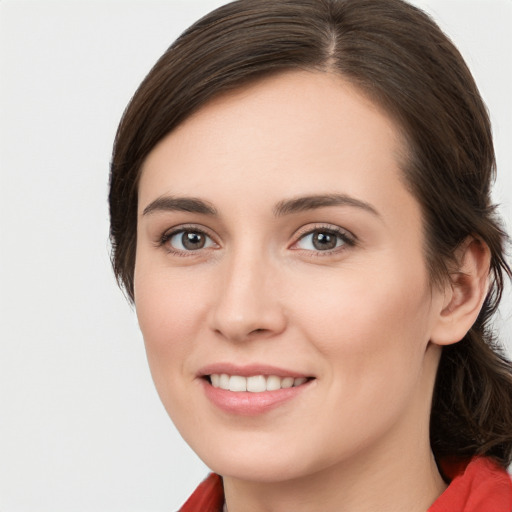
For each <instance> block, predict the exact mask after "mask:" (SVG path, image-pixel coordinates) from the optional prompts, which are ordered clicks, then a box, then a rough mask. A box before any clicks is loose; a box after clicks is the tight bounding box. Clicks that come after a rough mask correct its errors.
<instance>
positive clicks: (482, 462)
mask: <svg viewBox="0 0 512 512" xmlns="http://www.w3.org/2000/svg"><path fill="white" fill-rule="evenodd" d="M441 470H442V471H443V472H444V474H445V475H446V476H447V477H448V478H449V479H450V485H449V486H448V487H447V489H446V490H445V491H444V492H443V494H441V496H439V498H438V499H437V500H436V501H435V503H434V504H433V505H432V506H431V507H430V508H429V509H428V512H454V511H456V512H511V511H512V480H511V478H510V475H509V474H508V473H507V472H506V471H505V470H504V469H503V468H502V467H501V466H499V465H498V464H496V463H495V462H494V461H493V460H492V459H489V458H485V457H475V458H474V459H472V460H471V461H470V462H469V464H468V463H467V461H466V462H463V461H460V460H458V461H457V460H455V459H445V460H444V461H443V462H442V464H441Z"/></svg>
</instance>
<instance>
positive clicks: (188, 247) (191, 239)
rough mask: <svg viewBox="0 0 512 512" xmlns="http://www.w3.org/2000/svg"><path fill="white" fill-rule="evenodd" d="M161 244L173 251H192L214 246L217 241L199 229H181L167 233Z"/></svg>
mask: <svg viewBox="0 0 512 512" xmlns="http://www.w3.org/2000/svg"><path fill="white" fill-rule="evenodd" d="M161 244H162V245H165V246H167V248H168V249H169V250H170V251H171V252H191V251H198V250H200V249H207V248H208V247H214V246H215V245H216V244H215V242H214V241H213V240H212V239H211V238H210V237H209V236H208V235H207V234H206V233H204V232H203V231H200V230H198V229H180V230H179V231H173V232H171V233H169V234H165V235H164V236H163V237H162V240H161Z"/></svg>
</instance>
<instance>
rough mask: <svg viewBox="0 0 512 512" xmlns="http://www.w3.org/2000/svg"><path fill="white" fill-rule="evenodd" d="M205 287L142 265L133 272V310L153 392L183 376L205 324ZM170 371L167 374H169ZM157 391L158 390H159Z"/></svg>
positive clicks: (180, 276)
mask: <svg viewBox="0 0 512 512" xmlns="http://www.w3.org/2000/svg"><path fill="white" fill-rule="evenodd" d="M202 286H203V288H204V286H205V285H201V281H200V280H197V279H193V280H192V279H190V276H187V275H186V273H185V274H184V273H182V274H181V275H176V274H175V273H173V272H171V271H169V269H165V268H164V269H159V268H158V267H156V265H153V266H152V265H144V261H143V260H142V261H140V264H139V266H138V267H136V272H135V306H136V311H137V318H138V321H139V326H140V329H141V331H142V334H143V337H144V343H145V346H146V352H147V357H148V362H149V365H150V368H151V372H152V374H153V379H154V380H155V384H156V385H157V388H159V387H160V383H162V385H164V383H165V382H166V381H169V380H170V379H173V380H175V381H176V382H178V380H179V379H178V377H181V376H183V373H184V372H186V368H185V367H184V364H185V362H186V360H187V355H188V354H190V353H191V351H192V350H193V349H194V346H195V345H196V343H197V340H198V339H199V331H200V330H201V329H202V328H203V326H204V323H205V313H204V310H203V309H204V308H203V307H202V305H203V304H204V296H205V295H204V294H205V292H206V290H205V289H203V288H202ZM170 369H172V370H173V371H172V372H170V371H169V370H170ZM159 391H160V389H159Z"/></svg>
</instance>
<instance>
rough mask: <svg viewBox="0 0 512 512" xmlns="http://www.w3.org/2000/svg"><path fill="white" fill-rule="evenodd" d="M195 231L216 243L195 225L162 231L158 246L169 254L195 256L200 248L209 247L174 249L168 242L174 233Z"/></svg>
mask: <svg viewBox="0 0 512 512" xmlns="http://www.w3.org/2000/svg"><path fill="white" fill-rule="evenodd" d="M187 232H188V233H195V234H198V235H202V236H204V237H205V238H207V239H209V240H210V241H211V242H213V244H212V245H218V244H217V243H216V242H215V241H214V240H213V238H212V237H211V236H210V235H209V234H208V233H207V232H206V231H205V230H204V229H201V228H198V227H197V226H180V227H179V228H175V229H172V230H171V231H166V232H165V233H163V235H162V236H161V237H160V239H159V240H158V243H157V245H158V247H163V248H164V249H165V250H166V251H167V252H168V253H169V254H176V255H178V256H185V257H186V256H195V255H197V254H198V253H199V252H200V251H201V250H202V249H208V248H209V247H201V248H199V249H196V250H182V249H176V248H175V247H173V246H171V245H170V244H169V243H168V242H169V241H170V240H171V239H172V238H173V237H174V236H176V235H179V234H185V233H187Z"/></svg>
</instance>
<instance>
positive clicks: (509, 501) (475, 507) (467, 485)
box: [180, 457, 512, 512]
mask: <svg viewBox="0 0 512 512" xmlns="http://www.w3.org/2000/svg"><path fill="white" fill-rule="evenodd" d="M441 466H442V470H443V472H444V473H445V475H446V476H447V477H448V478H449V479H450V480H451V483H450V485H449V486H448V488H447V489H446V490H445V491H444V492H443V494H441V496H439V498H438V499H437V500H436V501H435V503H434V504H433V505H432V506H431V507H430V508H429V509H428V511H427V512H511V511H512V480H511V478H510V475H508V473H507V472H506V471H505V470H504V469H503V468H502V467H500V466H498V465H497V464H496V463H495V462H493V461H492V460H491V459H488V458H484V457H475V458H474V459H472V460H471V461H470V462H469V464H468V463H467V462H461V461H460V460H459V461H455V460H451V459H446V460H444V461H443V463H442V465H441ZM223 504H224V489H223V488H222V478H221V477H220V476H219V475H216V474H215V473H211V474H210V475H209V476H208V477H207V478H206V480H203V482H201V483H200V484H199V487H197V489H196V490H195V491H194V493H193V494H192V496H190V498H189V499H188V500H187V502H186V503H185V504H184V505H183V507H182V508H181V509H180V512H221V511H222V506H223Z"/></svg>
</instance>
